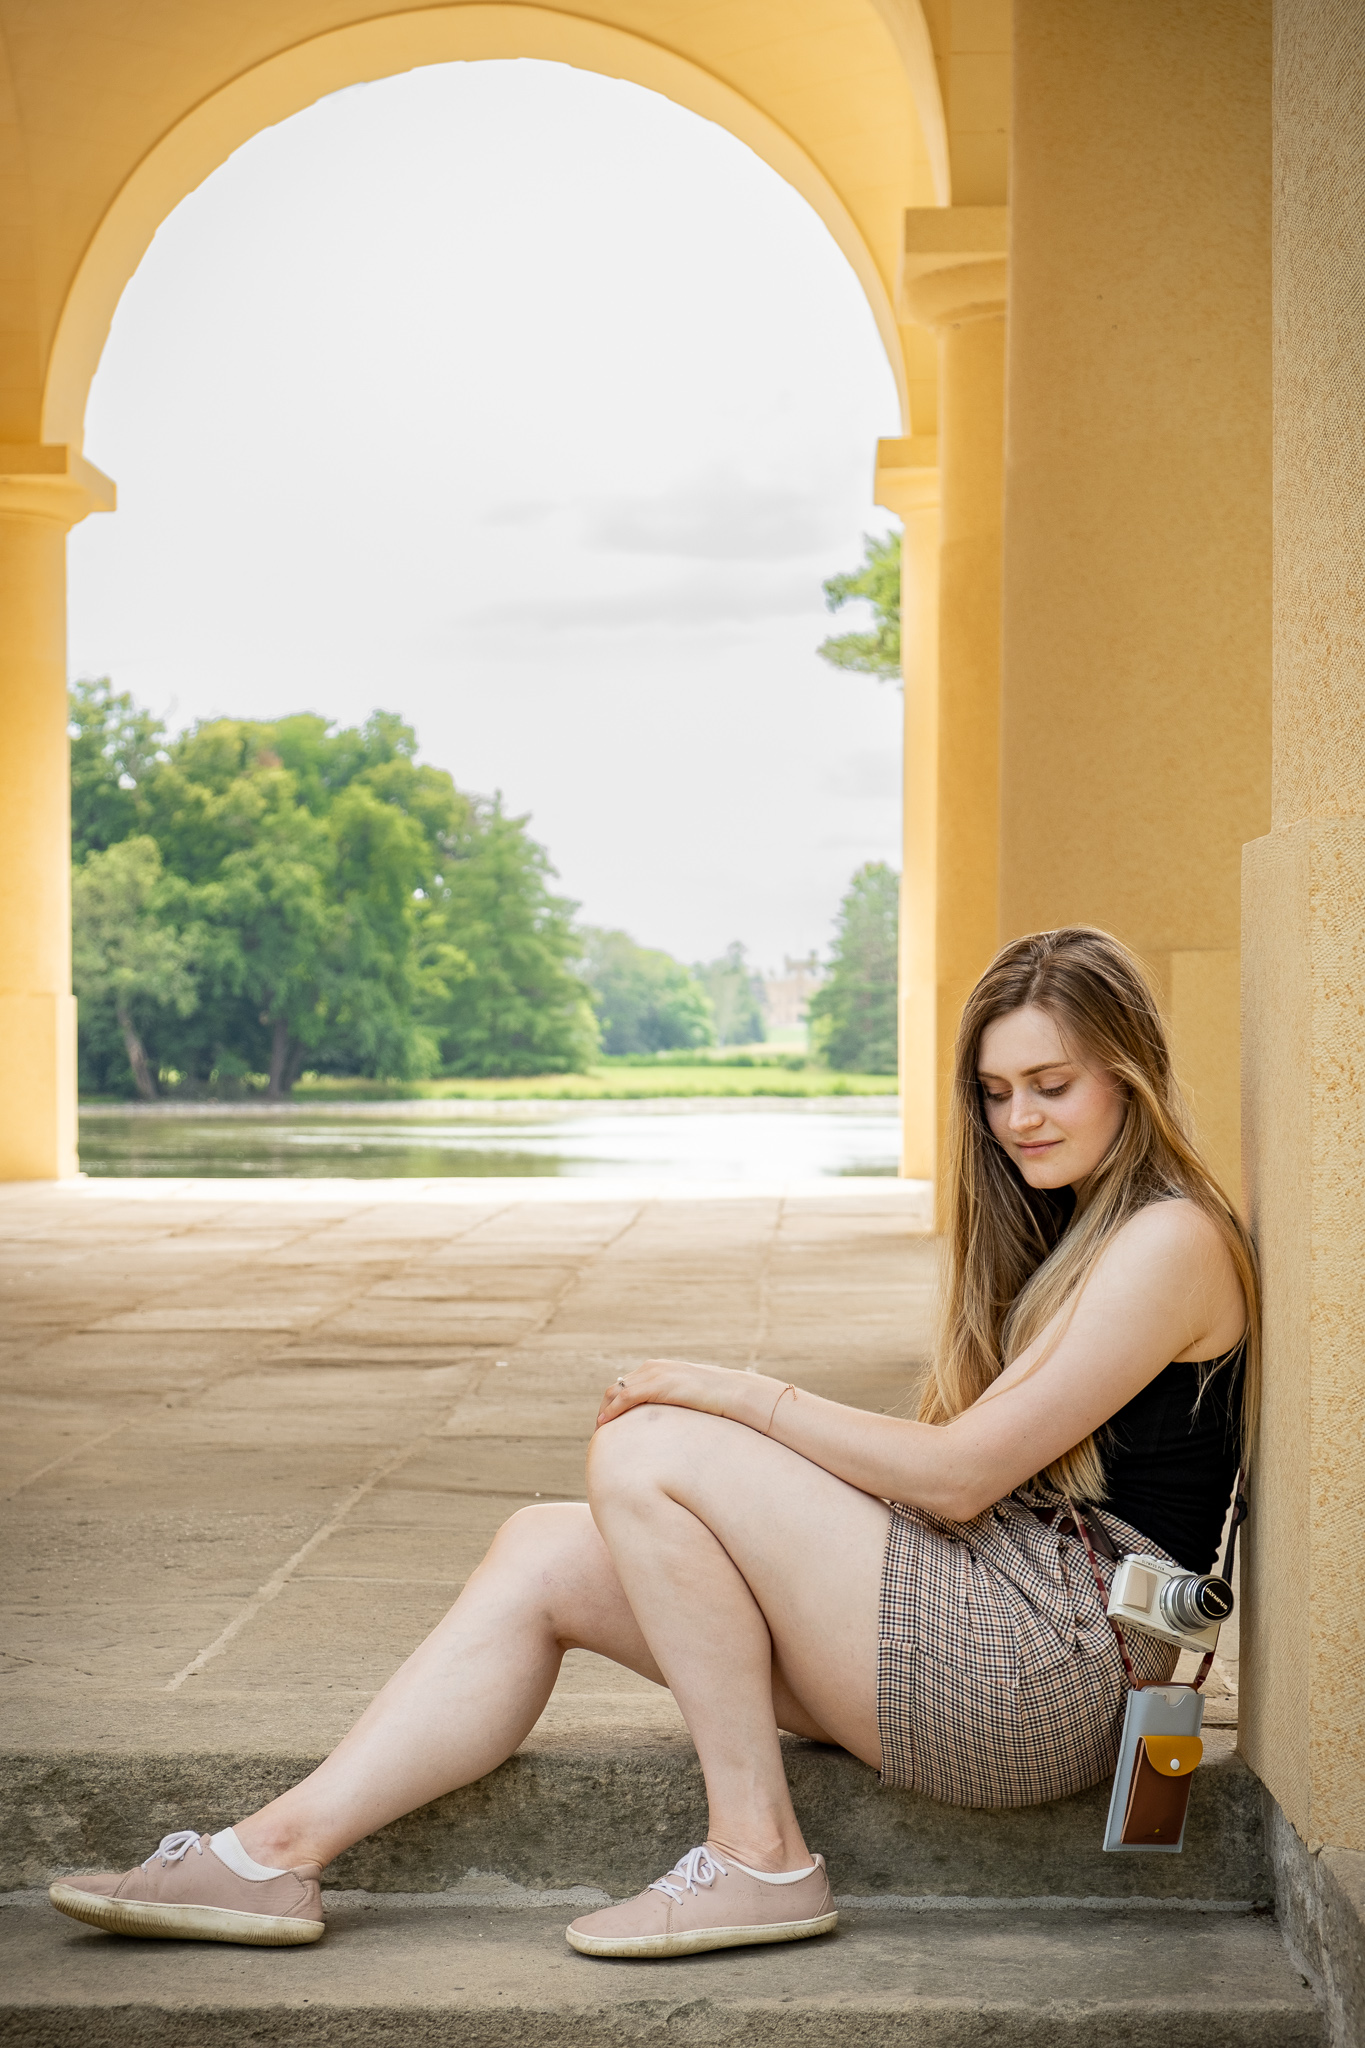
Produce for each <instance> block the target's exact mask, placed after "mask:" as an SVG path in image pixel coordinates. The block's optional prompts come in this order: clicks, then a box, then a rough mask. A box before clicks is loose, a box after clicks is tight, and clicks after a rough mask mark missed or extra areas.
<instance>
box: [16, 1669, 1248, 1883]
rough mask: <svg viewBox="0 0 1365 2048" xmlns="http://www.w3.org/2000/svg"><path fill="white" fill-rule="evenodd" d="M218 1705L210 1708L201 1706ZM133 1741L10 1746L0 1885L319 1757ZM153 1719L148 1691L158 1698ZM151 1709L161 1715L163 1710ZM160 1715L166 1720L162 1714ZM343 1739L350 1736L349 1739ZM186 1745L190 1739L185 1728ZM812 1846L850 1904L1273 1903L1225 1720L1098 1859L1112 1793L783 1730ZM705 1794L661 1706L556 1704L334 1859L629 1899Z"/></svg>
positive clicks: (126, 1844)
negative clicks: (1159, 1837) (1150, 1845)
mask: <svg viewBox="0 0 1365 2048" xmlns="http://www.w3.org/2000/svg"><path fill="white" fill-rule="evenodd" d="M204 1704H205V1707H207V1706H208V1704H209V1703H207V1702H205V1703H204ZM128 1705H129V1709H130V1711H129V1713H128V1715H127V1719H128V1721H130V1722H131V1723H132V1725H134V1726H136V1727H138V1728H139V1729H141V1730H143V1731H144V1739H143V1740H141V1741H138V1740H133V1739H124V1740H119V1741H114V1740H109V1741H106V1743H104V1744H103V1745H102V1746H100V1747H92V1746H91V1743H90V1741H89V1738H88V1737H87V1739H86V1740H85V1741H84V1742H80V1741H76V1740H71V1739H65V1740H64V1739H62V1731H61V1730H60V1729H57V1728H53V1729H50V1730H49V1731H48V1733H47V1736H46V1738H45V1737H44V1736H43V1734H42V1733H40V1729H39V1728H38V1727H36V1726H35V1727H33V1728H32V1729H31V1730H30V1731H29V1739H27V1740H23V1741H21V1742H15V1741H13V1740H11V1742H10V1743H9V1744H8V1745H6V1748H5V1750H4V1751H3V1752H2V1753H0V1785H3V1788H4V1797H5V1805H6V1808H7V1811H8V1813H9V1814H10V1816H11V1819H10V1821H9V1822H8V1824H7V1826H6V1829H5V1830H4V1833H3V1836H2V1837H0V1888H5V1889H15V1888H19V1887H22V1886H25V1885H33V1884H39V1883H45V1882H46V1881H47V1879H48V1878H49V1877H50V1876H51V1874H52V1873H53V1872H54V1871H56V1870H78V1869H87V1870H88V1869H94V1868H114V1869H121V1868H127V1867H129V1866H130V1865H131V1864H132V1863H134V1862H135V1861H137V1860H138V1859H139V1858H140V1857H143V1856H145V1855H146V1854H147V1853H148V1850H149V1848H150V1847H152V1846H153V1845H154V1844H155V1843H156V1841H157V1840H159V1838H160V1837H161V1835H163V1834H165V1833H167V1832H169V1831H170V1830H171V1829H172V1828H179V1827H186V1826H191V1825H193V1826H196V1827H201V1828H218V1827H225V1826H227V1825H229V1824H230V1823H231V1822H233V1821H235V1820H237V1819H239V1818H240V1817H241V1815H242V1813H243V1812H246V1811H249V1810H250V1809H251V1808H252V1807H254V1806H256V1805H259V1804H261V1803H262V1802H263V1801H264V1800H265V1799H267V1798H273V1797H274V1796H276V1795H277V1794H278V1793H279V1792H281V1791H283V1790H284V1789H285V1787H286V1786H287V1785H289V1784H291V1783H294V1782H295V1781H296V1780H297V1779H299V1778H300V1777H302V1776H304V1775H305V1774H306V1773H307V1772H308V1771H309V1770H311V1769H313V1768H314V1767H315V1765H316V1764H317V1763H318V1762H319V1761H320V1759H321V1756H322V1754H323V1753H324V1748H323V1747H319V1746H318V1745H317V1742H316V1732H315V1733H314V1737H313V1740H312V1741H308V1742H294V1743H291V1742H289V1741H288V1740H287V1739H286V1740H285V1741H284V1742H273V1743H272V1742H266V1741H262V1740H260V1739H259V1737H260V1731H261V1723H262V1721H263V1720H264V1719H266V1718H268V1717H267V1716H265V1715H263V1714H261V1713H260V1712H259V1709H258V1712H257V1714H256V1716H254V1717H253V1718H254V1719H255V1721H256V1727H255V1728H254V1729H253V1730H252V1734H253V1735H254V1736H255V1737H256V1739H254V1740H253V1739H250V1738H248V1739H247V1740H245V1741H244V1740H242V1731H241V1730H240V1726H239V1731H238V1739H237V1741H235V1742H232V1741H227V1740H224V1736H225V1734H226V1732H227V1706H228V1703H225V1702H219V1703H216V1705H215V1710H214V1711H213V1712H211V1713H203V1712H201V1713H200V1714H198V1715H195V1714H190V1713H183V1714H176V1715H175V1716H174V1717H173V1722H174V1727H175V1736H178V1739H175V1736H172V1739H170V1740H167V1739H164V1738H165V1737H166V1736H171V1735H172V1729H171V1727H166V1728H164V1729H163V1740H161V1741H160V1742H154V1741H148V1740H146V1739H145V1731H146V1729H147V1720H146V1719H145V1718H144V1715H143V1713H142V1712H140V1711H138V1710H137V1709H136V1708H134V1707H133V1704H132V1703H131V1702H130V1703H128ZM146 1708H147V1713H148V1715H151V1703H150V1702H148V1703H146ZM153 1718H154V1717H153ZM167 1718H168V1720H170V1719H172V1717H170V1716H168V1717H167ZM338 1732H339V1731H338ZM187 1738H188V1739H187ZM785 1746H786V1753H787V1767H788V1773H789V1776H790V1779H791V1783H792V1790H793V1794H794V1797H795V1800H796V1806H797V1810H798V1812H799V1813H800V1815H801V1817H802V1822H803V1825H804V1826H805V1828H806V1831H807V1835H808V1838H809V1839H810V1840H811V1842H812V1843H813V1844H814V1845H815V1846H816V1847H817V1848H819V1849H821V1850H822V1851H823V1852H824V1854H825V1855H826V1856H827V1858H828V1859H829V1864H830V1871H831V1876H832V1877H833V1880H834V1883H835V1887H836V1889H837V1890H838V1891H840V1892H842V1893H845V1894H851V1895H855V1896H859V1897H868V1896H873V1895H881V1894H896V1895H900V1896H903V1897H911V1898H932V1897H963V1898H973V1897H982V1898H992V1899H997V1898H1010V1897H1020V1898H1037V1897H1040V1896H1058V1897H1072V1898H1076V1897H1090V1898H1096V1897H1098V1898H1114V1899H1121V1898H1124V1897H1139V1896H1140V1897H1154V1898H1171V1899H1205V1900H1241V1901H1260V1900H1268V1899H1270V1898H1271V1897H1272V1896H1273V1892H1274V1881H1273V1876H1272V1871H1271V1865H1270V1861H1269V1856H1268V1851H1267V1845H1266V1837H1265V1825H1264V1816H1263V1806H1262V1799H1261V1787H1260V1784H1259V1781H1258V1780H1257V1779H1256V1778H1255V1777H1254V1776H1253V1775H1252V1773H1251V1772H1250V1771H1249V1770H1248V1769H1247V1767H1246V1765H1245V1764H1244V1763H1243V1762H1242V1761H1241V1759H1240V1758H1239V1757H1238V1756H1237V1754H1236V1752H1235V1750H1234V1748H1233V1738H1232V1737H1231V1735H1230V1734H1228V1733H1227V1732H1226V1731H1222V1730H1213V1731H1211V1733H1210V1736H1209V1739H1208V1747H1207V1757H1208V1761H1207V1762H1206V1764H1205V1765H1204V1767H1203V1768H1202V1769H1201V1770H1200V1773H1199V1777H1198V1780H1197V1783H1196V1787H1195V1796H1194V1801H1193V1804H1192V1807H1191V1814H1190V1823H1189V1828H1188V1831H1187V1835H1186V1848H1185V1852H1184V1854H1183V1855H1181V1856H1141V1855H1139V1856H1123V1855H1117V1856H1110V1855H1105V1854H1104V1853H1103V1852H1102V1850H1101V1849H1100V1846H1099V1845H1100V1840H1101V1837H1102V1834H1103V1828H1104V1816H1105V1811H1106V1808H1107V1804H1108V1796H1109V1788H1108V1786H1107V1785H1104V1786H1097V1787H1095V1788H1093V1789H1092V1790H1091V1791H1089V1792H1084V1793H1081V1794H1078V1795H1077V1796H1076V1797H1074V1798H1071V1799H1062V1800H1056V1801H1054V1802H1052V1803H1050V1804H1048V1805H1044V1806H1035V1807H1020V1808H1016V1809H1014V1810H1012V1811H1009V1812H1002V1813H996V1812H980V1811H972V1810H970V1809H966V1808H961V1807H947V1806H941V1805H938V1804H936V1803H935V1802H934V1801H933V1800H930V1799H926V1798H923V1797H921V1796H919V1795H917V1794H914V1793H906V1792H896V1791H883V1790H882V1789H881V1788H880V1787H879V1785H878V1783H877V1779H876V1776H875V1774H874V1773H873V1772H872V1771H871V1770H869V1769H868V1768H867V1767H866V1766H865V1765H863V1764H860V1763H858V1762H857V1761H856V1760H855V1759H854V1758H852V1757H850V1756H848V1755H846V1754H845V1753H844V1752H843V1751H842V1750H836V1749H827V1748H824V1747H823V1746H821V1745H820V1744H817V1743H811V1742H803V1741H799V1740H796V1739H794V1738H785ZM704 1827H705V1803H704V1799H703V1791H702V1782H701V1775H700V1772H699V1770H698V1767H697V1761H696V1756H695V1753H694V1752H693V1749H692V1745H691V1742H690V1740H689V1739H688V1737H687V1734H686V1731H685V1730H684V1729H683V1728H682V1727H681V1724H680V1722H679V1720H678V1717H677V1712H676V1709H675V1708H674V1707H673V1704H672V1701H671V1700H669V1699H668V1698H667V1697H666V1696H660V1697H659V1698H658V1699H657V1700H656V1699H640V1698H636V1697H630V1698H622V1697H619V1696H611V1695H607V1696H602V1697H600V1698H599V1697H594V1696H591V1695H589V1696H583V1697H579V1698H577V1699H572V1700H565V1701H563V1702H562V1703H559V1702H557V1703H556V1704H555V1706H554V1707H552V1709H551V1711H550V1712H549V1713H548V1714H547V1715H546V1716H545V1718H544V1719H543V1720H542V1721H541V1723H540V1724H539V1726H538V1727H537V1729H536V1730H535V1732H534V1734H533V1735H532V1737H531V1738H530V1740H529V1741H528V1742H527V1743H526V1744H525V1745H524V1746H523V1748H522V1749H521V1751H520V1752H519V1753H518V1754H517V1755H516V1756H515V1757H513V1758H511V1759H510V1761H509V1762H507V1763H506V1764H504V1765H503V1766H502V1767H501V1768H500V1769H499V1770H497V1771H494V1772H492V1773H491V1774H490V1775H489V1776H488V1777H487V1778H485V1779H483V1780H482V1781H481V1782H480V1783H478V1784H475V1785H470V1786H466V1787H465V1788H464V1789H463V1790H462V1791H459V1792H454V1793H451V1794H449V1795H447V1797H445V1798H444V1799H440V1800H437V1801H435V1802H434V1803H433V1804H432V1805H431V1806H427V1807H424V1808H422V1809H421V1810H420V1811H418V1812H417V1813H414V1814H409V1815H408V1816H407V1817H406V1818H405V1819H403V1820H401V1821H397V1822H395V1823H394V1825H393V1826H392V1827H389V1828H385V1829H383V1830H382V1831H381V1832H380V1833H379V1834H377V1835H374V1836H372V1837H370V1839H369V1840H367V1841H365V1842H361V1843H359V1844H357V1846H356V1847H355V1848H354V1849H351V1850H349V1851H348V1852H347V1853H346V1854H345V1855H344V1856H342V1857H340V1858H338V1860H337V1861H336V1863H335V1864H333V1865H332V1866H331V1868H330V1870H329V1872H328V1882H329V1883H330V1884H331V1885H333V1886H335V1887H338V1888H340V1889H344V1890H361V1891H370V1892H440V1891H445V1890H448V1889H449V1888H450V1887H451V1886H453V1885H457V1884H459V1883H460V1882H461V1881H462V1880H463V1879H464V1878H465V1875H466V1873H467V1872H469V1871H483V1872H491V1873H496V1874H497V1875H498V1876H499V1877H500V1878H501V1879H503V1880H506V1881H509V1882H511V1883H515V1884H519V1885H524V1886H527V1887H530V1888H532V1889H535V1890H554V1891H558V1890H564V1889H567V1888H569V1887H572V1886H576V1885H589V1886H593V1887H596V1888H599V1889H601V1890H603V1891H606V1892H608V1893H610V1894H611V1895H612V1896H614V1897H618V1898H619V1897H623V1896H625V1895H627V1894H629V1893H630V1892H632V1891H634V1890H636V1889H638V1888H639V1887H640V1886H642V1885H644V1884H647V1883H648V1882H649V1881H650V1880H651V1879H652V1878H654V1877H657V1876H658V1875H659V1873H660V1871H661V1870H663V1869H665V1868H666V1867H667V1866H668V1865H669V1864H670V1863H671V1862H672V1861H673V1859H674V1858H675V1857H676V1856H677V1855H679V1854H680V1853H681V1852H682V1850H683V1849H685V1848H686V1847H687V1846H688V1845H689V1844H690V1843H692V1842H695V1841H698V1840H700V1839H701V1837H702V1834H703V1832H704Z"/></svg>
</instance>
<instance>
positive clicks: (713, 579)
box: [456, 566, 823, 635]
mask: <svg viewBox="0 0 1365 2048" xmlns="http://www.w3.org/2000/svg"><path fill="white" fill-rule="evenodd" d="M802 615H807V616H810V617H812V618H814V617H822V616H823V603H822V599H821V595H820V582H819V578H818V576H816V575H813V574H809V573H807V572H804V571H802V570H796V569H780V570H774V569H771V568H767V567H757V568H748V569H745V570H743V571H731V570H728V569H725V568H722V567H720V566H717V567H716V568H715V569H712V570H710V571H702V572H696V571H694V572H692V573H691V574H688V575H683V576H679V577H678V578H677V579H676V580H675V581H673V582H670V583H666V584H659V585H656V586H655V587H654V588H652V589H646V590H616V591H603V592H602V593H601V594H600V595H598V596H591V597H562V598H559V597H544V598H536V599H532V600H531V601H530V602H529V603H526V604H519V605H517V606H516V607H515V608H513V607H510V606H506V605H489V606H485V607H482V608H481V609H479V610H478V611H474V612H470V613H468V614H466V616H465V618H464V620H462V621H459V622H456V630H457V631H458V630H459V629H460V626H463V627H464V628H465V629H466V630H473V631H475V632H479V631H488V630H490V629H494V630H496V631H497V632H499V633H500V634H503V635H508V634H515V633H516V632H518V631H519V630H530V631H532V632H536V633H566V632H567V633H572V632H603V631H606V632H633V631H636V630H638V629H641V628H649V627H656V626H670V627H674V628H682V629H684V630H687V629H693V630H702V631H704V630H705V629H706V628H708V627H712V626H734V625H745V624H749V623H751V622H754V621H757V620H761V619H776V618H798V617H801V616H802Z"/></svg>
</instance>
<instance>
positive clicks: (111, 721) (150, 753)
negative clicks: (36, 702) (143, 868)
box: [68, 676, 166, 861]
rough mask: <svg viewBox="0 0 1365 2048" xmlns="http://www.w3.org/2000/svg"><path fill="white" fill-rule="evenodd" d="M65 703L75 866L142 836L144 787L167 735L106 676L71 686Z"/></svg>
mask: <svg viewBox="0 0 1365 2048" xmlns="http://www.w3.org/2000/svg"><path fill="white" fill-rule="evenodd" d="M69 701H70V712H69V725H68V730H69V732H70V735H71V854H72V858H73V859H74V860H78V861H79V860H84V859H85V856H86V855H87V853H102V852H103V851H104V849H105V848H106V847H109V846H114V845H117V843H118V842H119V840H121V839H128V838H130V837H131V836H132V835H133V834H134V833H135V832H139V831H141V829H142V824H143V810H142V794H143V789H144V785H145V784H146V781H147V778H148V776H149V775H150V774H152V773H153V772H154V771H155V769H156V767H157V765H158V763H159V762H161V761H163V760H164V759H165V751H164V750H165V743H166V733H165V728H164V727H163V726H162V724H161V721H160V719H158V718H154V717H153V716H152V714H151V712H150V711H143V710H142V709H141V708H140V706H138V705H137V704H135V703H134V702H133V699H132V698H131V697H130V696H129V694H128V692H127V691H126V690H122V691H116V690H115V689H114V686H113V684H112V683H111V682H110V680H109V678H108V677H107V676H103V677H100V678H99V679H98V680H96V681H83V682H78V683H73V684H72V686H71V695H70V700H69Z"/></svg>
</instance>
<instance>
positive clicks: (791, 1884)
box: [566, 1845, 839, 1956]
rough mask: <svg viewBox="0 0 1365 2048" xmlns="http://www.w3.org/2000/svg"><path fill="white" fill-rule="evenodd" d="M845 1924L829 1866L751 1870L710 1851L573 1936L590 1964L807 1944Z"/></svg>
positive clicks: (591, 1916) (589, 1920)
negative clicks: (598, 1959) (754, 1945)
mask: <svg viewBox="0 0 1365 2048" xmlns="http://www.w3.org/2000/svg"><path fill="white" fill-rule="evenodd" d="M838 1924H839V1915H838V1914H837V1913H836V1912H835V1910H834V1900H833V1898H832V1896H831V1894H830V1889H829V1877H828V1874H827V1873H826V1870H825V1859H824V1857H823V1856H817V1857H816V1858H815V1861H814V1862H813V1863H812V1864H811V1866H810V1868H809V1870H797V1871H782V1872H779V1873H778V1874H777V1875H776V1876H774V1875H773V1874H772V1873H770V1872H768V1871H766V1870H750V1868H749V1867H748V1865H747V1864H745V1863H736V1862H735V1860H734V1859H733V1857H732V1858H731V1860H730V1861H729V1863H722V1862H721V1860H720V1857H719V1856H718V1855H717V1854H716V1852H715V1850H714V1849H712V1848H711V1847H710V1846H709V1845H706V1846H703V1847H702V1848H700V1849H689V1850H688V1852H687V1854H686V1855H685V1856H684V1857H682V1858H681V1860H680V1861H679V1862H677V1863H675V1864H674V1866H673V1868H672V1869H671V1870H670V1871H669V1873H668V1875H667V1877H660V1878H656V1879H655V1881H654V1883H653V1884H652V1885H650V1886H649V1887H648V1889H647V1890H645V1891H642V1892H641V1893H640V1895H639V1897H638V1898H635V1899H627V1900H626V1902H625V1904H624V1905H622V1906H604V1907H603V1909H602V1911H601V1912H600V1913H588V1914H586V1915H585V1916H584V1918H583V1919H581V1920H575V1921H574V1923H573V1925H572V1926H571V1927H570V1928H568V1929H567V1930H566V1931H567V1934H568V1938H569V1941H570V1943H571V1944H572V1946H573V1947H574V1948H576V1949H579V1950H581V1951H582V1953H583V1954H584V1955H585V1956H690V1955H696V1954H697V1952H698V1951H699V1950H701V1949H707V1948H743V1947H745V1946H746V1945H747V1944H748V1943H749V1942H755V1941H804V1940H805V1939H806V1937H807V1936H808V1935H811V1934H828V1933H830V1932H831V1930H832V1929H833V1928H835V1927H837V1926H838Z"/></svg>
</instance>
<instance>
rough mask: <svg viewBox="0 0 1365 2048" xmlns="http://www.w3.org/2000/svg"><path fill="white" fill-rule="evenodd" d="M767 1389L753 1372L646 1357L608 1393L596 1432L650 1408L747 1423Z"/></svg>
mask: <svg viewBox="0 0 1365 2048" xmlns="http://www.w3.org/2000/svg"><path fill="white" fill-rule="evenodd" d="M766 1384H767V1382H766V1381H763V1380H758V1379H757V1378H756V1377H755V1375H754V1374H752V1373H743V1372H732V1371H731V1370H730V1368H729V1367H728V1366H724V1365H696V1364H694V1363H693V1362H692V1361H691V1360H690V1359H686V1358H647V1359H646V1360H645V1362H644V1364H643V1365H640V1366H637V1367H636V1368H635V1370H634V1371H633V1372H632V1373H631V1374H630V1375H629V1377H628V1378H627V1377H626V1376H625V1375H623V1376H622V1377H621V1378H620V1379H618V1380H615V1381H613V1383H612V1385H611V1386H609V1387H608V1388H607V1390H606V1392H605V1393H604V1394H603V1396H602V1401H601V1406H600V1408H599V1410H598V1415H597V1427H598V1428H599V1429H601V1428H602V1426H603V1424H604V1423H608V1422H615V1420H616V1418H617V1416H618V1415H624V1414H625V1413H626V1411H627V1409H629V1408H643V1407H647V1406H649V1405H650V1404H651V1403H657V1404H659V1405H662V1406H664V1407H667V1408H697V1409H700V1411H701V1412H702V1414H703V1415H728V1416H730V1417H732V1418H733V1419H734V1420H735V1421H737V1422H738V1421H743V1422H748V1421H749V1416H748V1413H747V1409H748V1408H751V1407H752V1408H756V1407H757V1405H758V1402H757V1400H756V1398H755V1397H756V1396H758V1394H759V1391H760V1389H761V1388H762V1387H763V1386H766ZM746 1396H747V1397H748V1398H747V1400H746V1398H745V1397H746Z"/></svg>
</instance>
